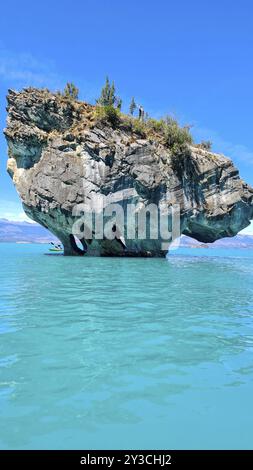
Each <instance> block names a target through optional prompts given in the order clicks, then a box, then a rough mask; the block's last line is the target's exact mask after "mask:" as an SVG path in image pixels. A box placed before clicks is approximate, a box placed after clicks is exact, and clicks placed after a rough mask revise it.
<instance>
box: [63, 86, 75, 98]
mask: <svg viewBox="0 0 253 470" xmlns="http://www.w3.org/2000/svg"><path fill="white" fill-rule="evenodd" d="M78 95H79V90H78V88H77V87H76V86H75V85H74V83H72V82H68V83H67V84H66V86H65V88H64V90H63V96H65V98H71V99H73V100H78Z"/></svg>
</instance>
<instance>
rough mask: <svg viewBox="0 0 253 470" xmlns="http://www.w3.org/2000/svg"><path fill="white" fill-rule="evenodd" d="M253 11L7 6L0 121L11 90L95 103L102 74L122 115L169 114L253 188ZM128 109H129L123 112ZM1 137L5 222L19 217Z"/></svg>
mask: <svg viewBox="0 0 253 470" xmlns="http://www.w3.org/2000/svg"><path fill="white" fill-rule="evenodd" d="M252 16H253V4H252V2H251V1H249V0H246V1H245V0H242V1H240V2H231V1H227V0H220V1H218V0H213V1H212V2H204V1H203V0H202V1H198V0H192V1H191V2H189V1H186V0H183V1H181V2H175V1H170V0H167V1H165V0H157V1H156V2H153V1H152V2H151V1H148V0H146V1H143V0H139V1H138V2H136V1H132V0H128V1H127V2H119V1H114V0H110V1H106V0H103V1H101V0H96V2H94V1H75V0H73V1H72V2H67V1H65V0H61V1H52V0H51V1H48V0H45V1H44V2H43V3H41V2H33V1H32V0H23V1H22V2H20V1H18V0H16V1H12V0H9V1H8V2H3V3H2V4H1V17H0V121H1V128H3V127H4V126H5V118H6V112H5V106H6V102H5V96H6V92H7V89H8V88H15V89H20V88H22V87H23V86H27V85H35V86H46V87H48V88H52V89H58V88H62V87H63V86H64V84H65V82H66V81H74V82H75V83H76V84H77V86H78V87H79V88H80V98H81V99H84V100H88V101H91V102H92V101H94V100H95V98H96V97H97V96H98V94H99V90H100V88H101V86H102V84H103V82H104V78H105V76H106V75H109V77H110V78H111V79H114V80H115V82H116V86H117V90H118V92H119V94H120V95H121V96H122V98H123V102H124V104H125V106H126V107H127V106H128V103H129V101H130V99H131V96H135V97H136V99H137V101H138V102H141V103H143V105H144V107H145V109H146V110H147V111H148V112H149V114H151V115H153V116H154V117H159V116H161V115H164V114H166V113H167V114H168V113H173V114H174V115H176V117H177V118H178V119H179V120H180V121H181V122H182V124H185V123H190V124H192V125H193V135H194V136H195V137H196V139H197V140H200V139H210V140H212V142H213V148H214V150H215V151H219V152H223V153H225V154H226V155H227V156H229V157H231V158H232V159H233V160H234V162H235V164H236V165H237V167H238V168H239V170H240V173H241V176H242V177H243V178H244V179H245V180H246V181H247V182H249V183H251V184H252V185H253V140H252V116H253V60H252V54H253V53H252V51H253V28H252ZM126 109H127V108H126ZM6 159H7V155H6V144H5V141H4V138H3V136H2V133H1V135H0V183H1V184H0V217H8V218H12V219H14V218H16V219H20V218H23V215H22V209H21V206H20V204H19V200H18V197H17V195H16V193H15V190H14V188H13V185H12V183H11V180H10V178H9V177H8V175H7V174H6V170H5V167H6Z"/></svg>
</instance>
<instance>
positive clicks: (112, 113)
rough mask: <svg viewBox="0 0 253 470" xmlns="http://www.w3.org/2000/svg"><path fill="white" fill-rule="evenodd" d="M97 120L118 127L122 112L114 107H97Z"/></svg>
mask: <svg viewBox="0 0 253 470" xmlns="http://www.w3.org/2000/svg"><path fill="white" fill-rule="evenodd" d="M95 118H96V120H97V121H99V122H103V123H109V124H110V125H111V126H112V127H116V126H117V125H119V123H120V112H119V110H118V109H116V108H114V107H113V106H96V109H95Z"/></svg>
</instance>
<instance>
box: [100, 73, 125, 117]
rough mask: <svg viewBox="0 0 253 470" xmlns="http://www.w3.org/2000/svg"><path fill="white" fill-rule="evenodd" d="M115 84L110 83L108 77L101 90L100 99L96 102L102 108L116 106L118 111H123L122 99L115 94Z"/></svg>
mask: <svg viewBox="0 0 253 470" xmlns="http://www.w3.org/2000/svg"><path fill="white" fill-rule="evenodd" d="M115 91H116V90H115V85H114V82H112V83H110V81H109V78H108V77H106V80H105V85H104V87H103V88H102V90H101V94H100V97H99V98H98V99H97V100H96V103H97V104H99V105H100V106H114V107H115V108H117V109H119V110H120V109H121V106H122V99H121V98H120V97H119V96H116V94H115Z"/></svg>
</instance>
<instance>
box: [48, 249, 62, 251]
mask: <svg viewBox="0 0 253 470" xmlns="http://www.w3.org/2000/svg"><path fill="white" fill-rule="evenodd" d="M49 251H63V249H62V248H49Z"/></svg>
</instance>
